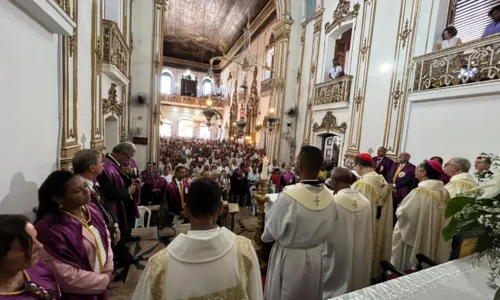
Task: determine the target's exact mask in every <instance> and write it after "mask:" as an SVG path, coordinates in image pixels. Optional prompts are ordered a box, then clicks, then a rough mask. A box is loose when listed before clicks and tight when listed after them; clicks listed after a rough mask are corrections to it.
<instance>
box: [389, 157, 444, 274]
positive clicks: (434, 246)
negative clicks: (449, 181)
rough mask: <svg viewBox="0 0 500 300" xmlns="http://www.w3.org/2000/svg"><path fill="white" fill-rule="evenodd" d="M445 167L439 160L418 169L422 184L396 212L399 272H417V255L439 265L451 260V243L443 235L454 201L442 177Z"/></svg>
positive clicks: (393, 259)
mask: <svg viewBox="0 0 500 300" xmlns="http://www.w3.org/2000/svg"><path fill="white" fill-rule="evenodd" d="M441 172H442V167H441V165H440V164H439V163H438V162H436V161H424V162H423V163H421V164H420V165H418V167H417V168H416V170H415V177H416V178H417V179H418V180H419V181H420V183H419V184H418V187H417V188H416V189H414V190H412V191H411V192H410V194H408V196H406V197H405V199H404V200H403V201H402V202H401V205H400V206H399V207H398V209H397V211H396V216H397V218H398V221H397V223H396V226H395V227H394V234H393V237H392V257H391V263H392V264H393V265H394V266H395V267H396V268H398V269H399V270H402V271H406V270H410V269H415V268H416V265H417V263H418V260H417V258H416V255H417V254H424V255H425V256H427V257H429V258H430V259H432V260H434V261H435V262H437V263H444V262H446V261H448V259H449V257H450V252H451V243H450V242H445V240H444V238H443V236H442V234H441V232H442V231H443V229H444V227H445V226H446V220H445V218H444V212H445V209H446V205H447V204H448V201H449V200H450V195H449V194H448V191H447V190H446V189H445V187H444V184H443V182H442V181H441V180H439V178H440V177H441Z"/></svg>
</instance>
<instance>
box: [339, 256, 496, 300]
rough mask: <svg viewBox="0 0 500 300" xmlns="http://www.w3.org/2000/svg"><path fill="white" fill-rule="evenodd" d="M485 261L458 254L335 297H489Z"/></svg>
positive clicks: (483, 299)
mask: <svg viewBox="0 0 500 300" xmlns="http://www.w3.org/2000/svg"><path fill="white" fill-rule="evenodd" d="M488 272H489V266H488V263H487V262H486V261H485V260H484V259H483V260H482V261H481V262H478V261H477V260H476V261H472V260H471V258H462V259H460V260H455V261H451V262H448V263H445V264H441V265H439V266H436V267H433V268H428V269H425V270H422V271H419V272H416V273H413V274H410V275H406V276H402V277H399V278H396V279H393V280H390V281H387V282H384V283H380V284H376V285H373V286H370V287H367V288H364V289H361V290H358V291H355V292H352V293H349V294H345V295H343V296H340V297H336V298H333V299H335V300H375V299H377V300H381V299H384V300H390V299H398V300H401V299H415V300H420V299H421V300H424V299H425V300H448V299H449V300H475V299H477V300H479V299H481V300H493V295H494V294H495V291H494V290H493V289H491V288H489V287H488V286H487V284H486V283H487V277H488Z"/></svg>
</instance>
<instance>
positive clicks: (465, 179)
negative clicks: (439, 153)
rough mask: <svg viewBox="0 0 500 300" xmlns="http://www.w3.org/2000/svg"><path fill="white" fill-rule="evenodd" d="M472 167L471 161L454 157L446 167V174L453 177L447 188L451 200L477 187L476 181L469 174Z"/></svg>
mask: <svg viewBox="0 0 500 300" xmlns="http://www.w3.org/2000/svg"><path fill="white" fill-rule="evenodd" d="M470 167H471V163H470V161H469V160H468V159H466V158H462V157H454V158H452V159H450V160H449V161H448V162H447V163H446V164H445V165H444V169H443V170H444V172H445V173H446V174H447V175H448V176H450V177H451V179H450V182H448V184H446V186H445V188H446V189H447V190H448V193H450V197H451V198H453V197H455V196H457V195H459V194H463V193H465V192H467V191H468V190H470V189H473V188H475V187H477V183H476V179H475V178H474V176H472V175H471V174H469V170H470Z"/></svg>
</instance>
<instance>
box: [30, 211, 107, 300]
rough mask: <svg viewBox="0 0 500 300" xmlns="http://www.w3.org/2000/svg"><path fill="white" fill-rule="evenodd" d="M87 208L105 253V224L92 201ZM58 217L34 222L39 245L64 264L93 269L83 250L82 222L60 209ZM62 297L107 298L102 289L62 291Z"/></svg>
mask: <svg viewBox="0 0 500 300" xmlns="http://www.w3.org/2000/svg"><path fill="white" fill-rule="evenodd" d="M87 207H88V209H89V210H90V215H91V222H90V224H91V225H92V226H94V227H95V228H96V229H97V230H98V231H99V234H100V236H101V240H102V243H103V246H104V249H105V251H106V256H107V251H108V235H107V229H106V224H104V220H103V218H102V216H101V213H100V212H99V211H98V209H97V208H96V207H95V205H94V204H93V203H89V204H88V205H87ZM59 219H60V222H58V221H57V219H56V217H55V216H53V215H45V216H44V217H43V219H41V220H39V221H38V222H36V223H35V228H36V230H37V231H38V240H39V241H40V243H42V244H43V246H44V249H45V251H47V252H48V253H49V254H50V255H51V256H52V257H54V258H55V259H57V260H59V261H61V262H63V263H65V264H67V265H70V266H72V267H75V268H77V269H81V270H85V271H89V272H93V271H94V269H93V267H92V266H91V265H90V262H89V258H88V255H87V251H85V246H84V244H83V239H84V237H83V233H82V230H84V229H83V225H82V223H81V222H80V221H78V220H77V219H75V218H74V217H72V216H69V215H67V214H65V213H63V212H60V214H59ZM85 230H86V229H85ZM63 299H71V300H101V299H102V300H106V299H108V294H107V292H106V290H104V291H103V292H102V293H101V294H97V295H81V294H68V293H63Z"/></svg>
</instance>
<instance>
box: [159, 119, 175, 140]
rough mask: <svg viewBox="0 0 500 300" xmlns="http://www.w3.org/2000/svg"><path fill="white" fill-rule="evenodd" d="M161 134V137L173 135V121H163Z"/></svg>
mask: <svg viewBox="0 0 500 300" xmlns="http://www.w3.org/2000/svg"><path fill="white" fill-rule="evenodd" d="M160 136H161V137H170V136H172V123H170V122H163V124H161V126H160Z"/></svg>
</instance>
